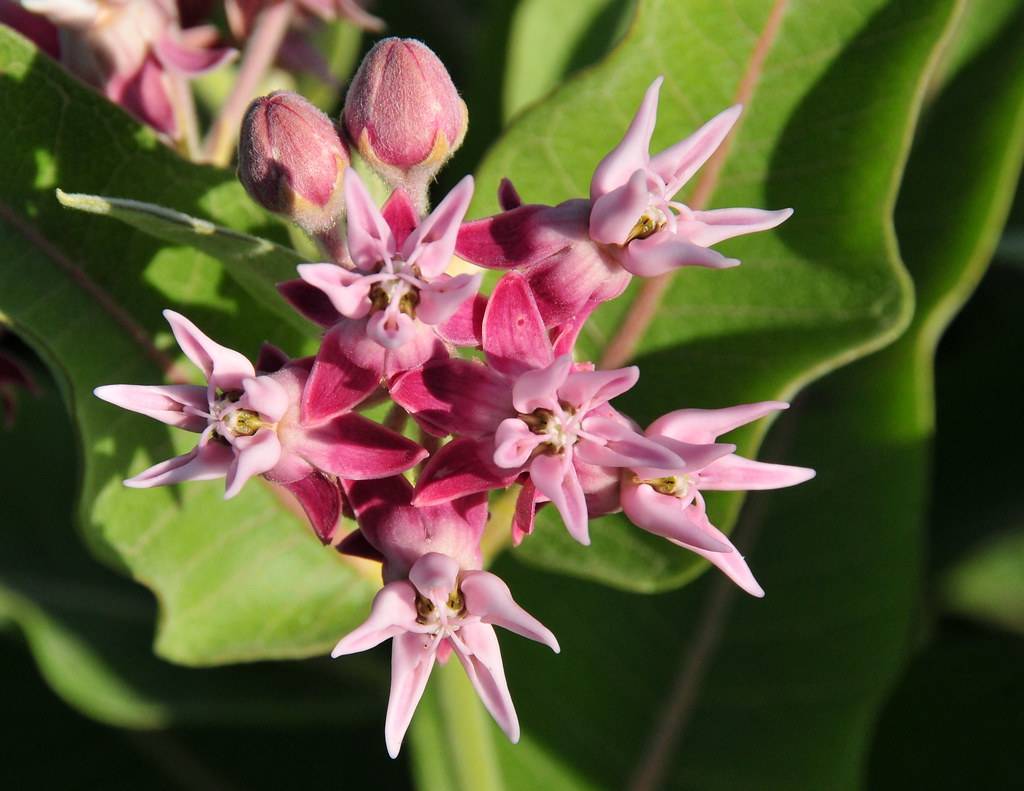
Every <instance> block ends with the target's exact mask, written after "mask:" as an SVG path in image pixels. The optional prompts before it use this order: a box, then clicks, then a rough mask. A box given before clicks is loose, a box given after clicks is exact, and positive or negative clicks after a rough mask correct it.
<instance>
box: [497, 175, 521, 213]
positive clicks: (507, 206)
mask: <svg viewBox="0 0 1024 791" xmlns="http://www.w3.org/2000/svg"><path fill="white" fill-rule="evenodd" d="M498 205H499V206H500V207H501V210H502V211H511V210H512V209H518V208H519V207H520V206H522V205H523V199H522V198H520V197H519V193H518V192H517V191H516V188H515V187H514V186H513V184H512V182H511V181H509V180H508V179H507V178H503V179H502V180H501V183H500V184H498Z"/></svg>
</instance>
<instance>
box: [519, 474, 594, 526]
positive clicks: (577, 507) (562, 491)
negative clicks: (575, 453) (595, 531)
mask: <svg viewBox="0 0 1024 791" xmlns="http://www.w3.org/2000/svg"><path fill="white" fill-rule="evenodd" d="M530 479H531V480H532V481H533V484H534V486H536V487H537V490H538V491H539V492H540V493H541V494H543V495H544V496H545V497H547V498H548V499H549V500H550V501H551V503H552V505H554V506H555V508H557V509H558V513H559V514H561V515H562V521H563V522H565V527H566V529H567V530H568V531H569V535H571V536H572V537H573V538H575V539H576V540H577V541H579V542H580V543H581V544H583V545H584V546H587V545H589V544H590V534H589V532H588V530H587V518H588V517H587V502H586V499H585V498H584V496H583V488H582V487H581V486H580V482H579V478H578V477H577V475H576V468H575V467H573V465H572V463H571V461H570V460H568V459H566V458H565V457H564V456H547V455H544V456H538V457H537V458H535V459H534V460H533V461H532V462H530Z"/></svg>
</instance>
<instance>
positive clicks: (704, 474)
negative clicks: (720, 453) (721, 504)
mask: <svg viewBox="0 0 1024 791" xmlns="http://www.w3.org/2000/svg"><path fill="white" fill-rule="evenodd" d="M814 474H815V473H814V470H812V469H808V468H807V467H793V466H790V465H788V464H766V463H764V462H761V461H752V460H750V459H745V458H743V457H742V456H736V455H729V456H724V457H722V458H720V459H718V460H717V461H715V462H714V463H713V464H711V465H710V466H708V467H706V468H704V469H703V470H701V472H700V488H701V489H710V490H723V491H754V490H757V489H781V488H783V487H785V486H795V485H796V484H798V483H803V482H804V481H808V480H810V479H811V478H813V477H814Z"/></svg>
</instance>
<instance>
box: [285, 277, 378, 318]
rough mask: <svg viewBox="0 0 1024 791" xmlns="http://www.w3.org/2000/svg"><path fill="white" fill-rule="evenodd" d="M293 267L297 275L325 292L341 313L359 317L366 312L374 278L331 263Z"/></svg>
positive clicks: (368, 307)
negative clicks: (370, 278) (296, 270)
mask: <svg viewBox="0 0 1024 791" xmlns="http://www.w3.org/2000/svg"><path fill="white" fill-rule="evenodd" d="M296 268H297V269H298V272H299V277H301V278H302V279H303V280H304V281H305V282H306V283H309V285H311V286H313V287H314V288H318V289H320V290H321V291H322V292H324V294H326V295H327V298H328V299H329V300H330V301H331V306H332V307H333V308H334V309H335V310H336V311H338V313H340V314H341V315H343V316H348V317H349V318H350V319H361V318H362V317H363V316H365V315H366V314H367V313H369V311H370V300H369V294H370V288H371V286H372V285H373V282H372V281H370V280H369V279H368V278H367V277H366V275H363V274H360V273H359V272H351V271H349V270H348V269H343V268H342V267H340V266H335V265H334V264H299V265H298V267H296Z"/></svg>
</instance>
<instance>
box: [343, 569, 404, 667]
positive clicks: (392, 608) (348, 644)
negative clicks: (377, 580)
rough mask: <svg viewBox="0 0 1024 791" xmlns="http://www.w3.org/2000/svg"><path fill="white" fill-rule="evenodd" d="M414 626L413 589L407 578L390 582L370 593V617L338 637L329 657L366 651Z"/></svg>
mask: <svg viewBox="0 0 1024 791" xmlns="http://www.w3.org/2000/svg"><path fill="white" fill-rule="evenodd" d="M415 628H416V591H415V590H413V587H412V585H410V584H409V583H408V582H389V583H388V584H387V585H385V586H384V587H383V588H381V589H380V590H379V591H377V595H376V596H374V597H373V604H372V605H371V606H370V615H369V617H368V618H367V619H366V620H365V621H364V622H363V623H362V624H360V625H359V626H357V627H356V628H355V629H353V630H352V631H351V632H349V633H348V634H347V635H345V636H344V637H343V638H341V640H339V641H338V644H337V645H336V646H334V650H333V651H331V657H332V658H335V659H337V658H338V657H339V656H347V655H348V654H358V653H359V652H360V651H369V650H370V649H371V648H373V647H375V646H378V645H380V644H381V643H383V642H384V641H385V640H390V639H391V638H392V637H395V636H397V635H400V634H402V633H404V632H406V631H408V630H410V629H415Z"/></svg>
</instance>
